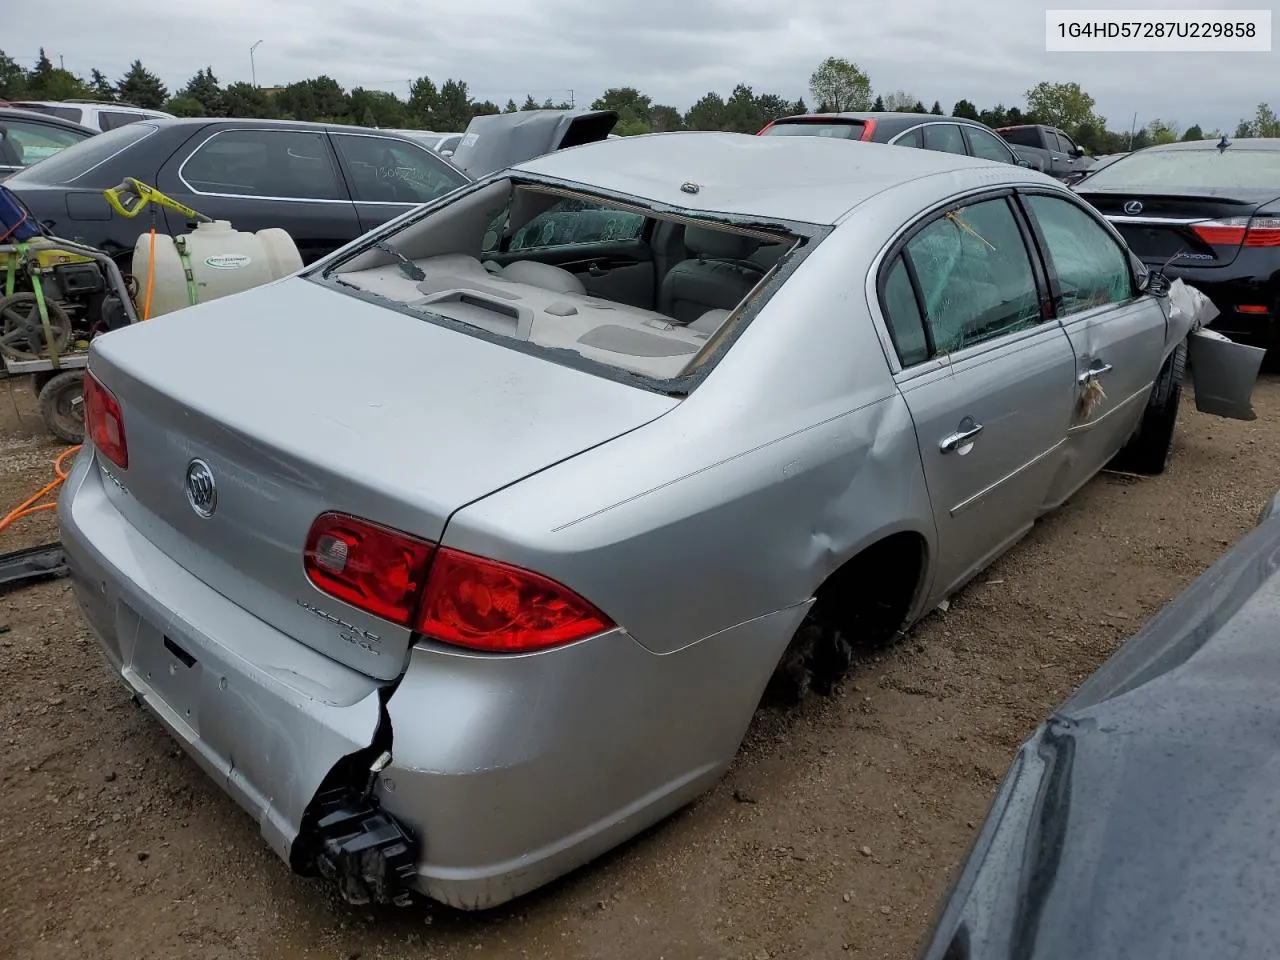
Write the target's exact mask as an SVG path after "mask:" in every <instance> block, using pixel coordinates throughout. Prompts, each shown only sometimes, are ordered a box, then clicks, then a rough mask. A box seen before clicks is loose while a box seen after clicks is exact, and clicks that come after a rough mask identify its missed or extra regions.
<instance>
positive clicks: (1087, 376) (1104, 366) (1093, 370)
mask: <svg viewBox="0 0 1280 960" xmlns="http://www.w3.org/2000/svg"><path fill="white" fill-rule="evenodd" d="M1110 372H1111V364H1109V363H1101V364H1099V365H1098V366H1096V367H1090V368H1089V369H1088V370H1086V371H1085V372H1084V373H1081V374H1078V375H1077V376H1076V382H1077V383H1080V384H1082V385H1083V384H1086V383H1088V382H1089V381H1090V380H1094V379H1097V378H1098V377H1100V376H1102V375H1103V374H1104V373H1110Z"/></svg>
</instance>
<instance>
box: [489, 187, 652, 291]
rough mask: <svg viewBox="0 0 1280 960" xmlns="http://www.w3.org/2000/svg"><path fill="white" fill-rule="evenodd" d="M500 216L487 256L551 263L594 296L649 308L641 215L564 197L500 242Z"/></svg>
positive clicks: (648, 253) (648, 251) (648, 263)
mask: <svg viewBox="0 0 1280 960" xmlns="http://www.w3.org/2000/svg"><path fill="white" fill-rule="evenodd" d="M505 219H506V213H505V212H504V213H503V214H502V215H500V216H499V218H498V221H497V222H495V229H493V230H491V231H490V233H489V234H488V235H487V236H486V243H485V259H486V260H495V261H497V262H498V263H501V264H504V265H505V264H507V263H511V262H512V261H514V260H537V261H540V262H542V263H550V264H554V265H556V266H558V267H563V268H564V269H566V270H568V271H570V272H571V273H573V274H575V275H576V276H577V277H578V278H579V279H581V280H582V283H583V286H585V287H586V288H587V292H588V293H590V294H592V295H593V296H597V297H602V298H604V299H606V300H615V301H617V302H619V303H625V304H628V305H630V306H634V307H640V308H642V309H653V307H654V305H655V302H656V293H657V290H656V274H655V271H654V262H653V250H652V248H651V247H650V245H649V243H648V240H647V237H646V231H647V229H648V221H647V220H646V218H645V217H644V216H643V215H642V214H639V213H631V212H628V211H625V210H617V209H610V208H606V207H602V206H600V205H599V204H595V203H590V202H587V201H585V200H576V199H570V198H567V197H566V198H564V199H562V200H557V201H556V202H555V203H554V204H552V205H551V206H550V207H549V208H548V209H546V210H544V211H542V212H541V213H539V214H538V215H537V216H535V217H534V218H533V219H531V220H530V221H529V222H528V223H526V224H524V225H523V226H521V227H520V228H519V229H518V230H516V232H515V233H514V234H513V235H512V236H511V237H510V238H509V239H508V240H507V242H506V244H505V246H503V245H502V244H501V242H500V224H501V223H502V222H505Z"/></svg>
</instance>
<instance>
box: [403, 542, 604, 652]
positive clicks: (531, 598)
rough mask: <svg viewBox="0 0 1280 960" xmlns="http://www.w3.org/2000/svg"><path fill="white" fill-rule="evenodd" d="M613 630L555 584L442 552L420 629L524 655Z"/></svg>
mask: <svg viewBox="0 0 1280 960" xmlns="http://www.w3.org/2000/svg"><path fill="white" fill-rule="evenodd" d="M612 626H613V623H612V621H610V620H609V618H608V617H606V616H605V615H604V614H603V613H601V612H600V611H599V610H597V609H596V608H595V607H593V606H592V605H591V604H589V603H587V601H585V600H583V599H582V598H581V597H579V596H578V595H577V594H575V593H574V592H573V591H572V590H569V589H568V588H567V587H564V586H562V585H561V584H558V583H556V582H555V581H553V580H548V579H547V578H546V577H543V576H540V575H538V574H536V573H531V572H529V571H528V570H521V569H519V568H517V567H511V566H508V565H506V564H503V563H496V562H494V561H492V560H486V559H484V558H482V557H476V556H472V555H471V554H467V553H460V552H458V551H456V550H450V549H449V548H448V547H442V548H441V549H440V550H439V551H437V553H436V558H435V562H434V563H433V564H432V566H431V578H430V581H429V582H428V585H427V593H426V596H425V597H424V598H423V602H422V611H421V612H420V613H419V615H418V625H417V629H418V631H419V632H420V633H422V634H423V635H424V636H427V637H429V638H431V639H433V640H439V641H441V642H442V643H449V644H453V645H455V646H460V647H469V648H471V649H473V650H486V651H492V652H496V653H521V652H526V651H530V650H541V649H543V648H545V647H553V646H556V645H558V644H563V643H571V642H573V641H574V640H581V639H582V638H584V637H589V636H591V635H592V634H595V633H600V632H601V631H602V630H607V629H609V628H610V627H612Z"/></svg>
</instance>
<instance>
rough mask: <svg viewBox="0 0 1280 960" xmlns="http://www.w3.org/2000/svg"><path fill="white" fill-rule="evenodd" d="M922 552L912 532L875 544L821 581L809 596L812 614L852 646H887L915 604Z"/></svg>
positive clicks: (921, 542) (924, 548) (918, 537)
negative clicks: (842, 635)
mask: <svg viewBox="0 0 1280 960" xmlns="http://www.w3.org/2000/svg"><path fill="white" fill-rule="evenodd" d="M928 549H929V548H928V544H927V543H926V542H925V539H924V537H922V536H921V535H920V534H918V533H914V532H903V533H895V534H891V535H889V536H887V537H885V538H884V539H883V540H877V541H876V542H875V543H873V544H871V546H869V547H867V548H866V549H864V550H862V551H860V552H859V553H858V554H856V555H855V556H853V557H851V558H850V559H848V560H846V561H845V562H844V563H843V564H842V565H841V566H840V567H839V568H838V569H837V570H836V571H835V572H834V573H832V574H831V575H830V576H829V577H827V579H826V580H825V581H823V583H822V586H820V587H819V588H818V589H817V591H816V592H815V594H814V596H815V599H816V601H817V602H816V603H815V604H814V607H813V613H814V615H815V616H816V617H817V618H819V619H820V620H822V621H825V622H826V623H828V624H830V625H831V626H832V627H835V628H836V629H837V630H839V631H840V632H841V633H842V634H844V636H845V637H846V638H847V639H848V640H849V642H850V643H851V644H852V645H854V646H855V647H866V646H880V645H883V644H886V643H889V642H891V641H892V640H893V639H894V638H895V637H896V636H897V635H898V632H899V631H900V630H901V629H902V626H903V623H904V622H905V620H906V618H907V614H908V613H910V611H911V607H912V604H913V603H914V602H915V599H916V594H917V593H918V591H919V589H920V583H921V579H922V575H923V573H924V569H925V562H926V559H927V557H928Z"/></svg>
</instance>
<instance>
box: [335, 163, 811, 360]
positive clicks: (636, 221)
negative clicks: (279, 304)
mask: <svg viewBox="0 0 1280 960" xmlns="http://www.w3.org/2000/svg"><path fill="white" fill-rule="evenodd" d="M460 194H461V195H460V196H459V197H458V198H457V199H455V200H454V201H452V202H448V201H446V203H445V204H444V206H442V207H440V208H438V209H437V210H435V211H434V212H432V213H430V214H428V215H427V216H425V217H424V218H422V219H420V220H414V221H411V222H409V223H408V224H406V225H405V226H403V227H401V228H400V229H398V230H395V231H392V232H391V233H389V234H387V235H384V236H378V235H375V237H373V238H371V239H370V240H369V241H368V242H367V243H366V244H365V245H363V247H362V249H358V250H357V251H355V252H353V253H350V254H346V255H344V256H343V257H342V258H341V259H339V260H338V261H337V262H335V263H333V264H331V265H328V266H322V267H321V268H320V276H319V278H318V279H322V280H323V279H326V278H327V279H328V280H329V281H330V282H333V283H336V284H338V285H339V286H340V288H341V289H347V288H354V289H356V290H360V291H362V293H363V294H365V295H372V296H374V297H376V298H378V299H379V300H383V301H389V302H391V303H393V304H395V305H396V306H397V308H399V309H401V310H402V311H403V312H408V313H411V314H413V315H416V316H419V317H421V318H422V319H424V320H428V321H432V322H438V323H442V324H443V325H445V326H449V327H451V328H453V329H457V330H459V331H460V332H463V333H467V334H471V335H477V336H481V337H483V338H485V339H490V340H497V341H499V342H504V343H519V344H521V345H523V346H524V347H525V348H527V349H530V350H532V351H533V352H537V353H541V354H543V355H545V356H547V357H548V359H552V360H560V361H563V360H565V359H566V357H567V355H568V354H571V353H572V354H575V355H576V356H577V357H578V358H579V359H580V360H586V361H591V362H593V363H594V364H599V365H603V366H605V367H608V368H611V369H612V370H614V371H622V372H625V373H627V374H632V375H636V376H639V377H641V378H645V379H651V380H659V381H666V380H671V379H673V378H677V377H680V376H682V375H685V374H687V373H688V372H689V371H690V370H692V369H693V368H694V367H695V366H700V365H701V364H702V363H703V362H704V360H705V359H706V357H707V356H708V355H709V354H712V353H715V352H716V348H717V346H718V345H719V343H720V342H721V340H722V339H723V332H724V331H725V330H726V329H728V328H729V327H730V326H732V325H733V324H734V323H735V321H736V320H737V319H740V318H741V316H742V311H740V310H739V309H738V308H739V307H740V306H741V305H742V304H743V302H744V301H746V300H747V299H748V298H749V295H750V294H751V293H752V292H753V291H754V290H756V289H757V288H758V287H759V285H760V284H761V283H762V282H763V281H764V279H765V277H766V276H768V275H769V274H770V271H771V270H772V269H774V267H775V266H776V265H777V264H778V263H779V262H780V261H781V260H782V258H784V257H785V256H786V255H787V254H788V252H790V250H791V249H792V248H793V247H794V245H795V244H796V243H797V242H798V239H799V238H798V237H794V236H791V235H789V234H784V233H776V232H774V231H772V230H770V231H762V230H759V229H750V228H745V227H736V226H734V225H732V224H727V223H721V222H711V221H710V220H709V219H708V218H706V217H705V216H699V215H696V214H695V215H688V214H684V213H682V214H680V215H679V216H676V215H672V214H667V213H665V212H662V213H660V212H658V211H654V210H652V209H650V208H647V207H645V206H642V205H641V202H639V201H638V202H637V203H635V204H631V203H624V202H616V201H612V200H605V199H603V198H598V197H594V196H591V195H588V194H583V193H579V192H578V191H576V190H569V189H561V188H548V187H538V186H533V185H526V184H513V183H512V182H511V181H499V182H498V183H495V184H489V185H486V186H484V187H480V188H477V189H475V190H469V191H461V192H460ZM717 355H718V354H717Z"/></svg>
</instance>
